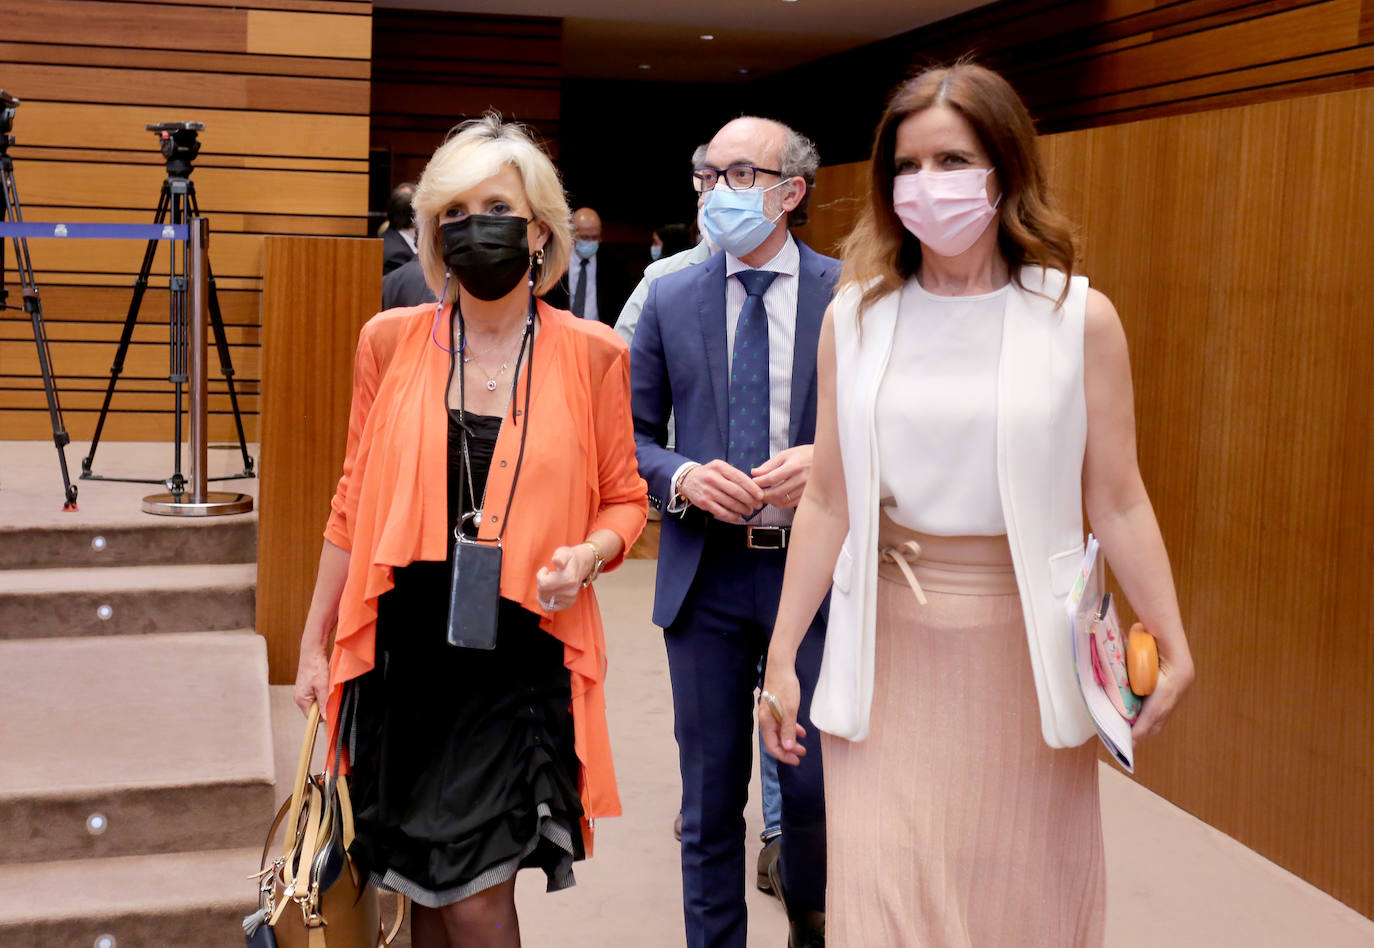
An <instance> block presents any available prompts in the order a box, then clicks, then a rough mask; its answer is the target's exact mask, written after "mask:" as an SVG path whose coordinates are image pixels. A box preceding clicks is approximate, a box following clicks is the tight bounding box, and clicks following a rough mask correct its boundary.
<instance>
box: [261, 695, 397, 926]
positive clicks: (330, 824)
mask: <svg viewBox="0 0 1374 948" xmlns="http://www.w3.org/2000/svg"><path fill="white" fill-rule="evenodd" d="M346 703H347V702H346ZM340 715H341V718H342V719H345V720H346V718H347V715H346V714H344V713H343V709H340ZM319 723H320V709H319V705H312V706H311V708H310V715H309V718H308V720H307V721H306V725H305V740H304V741H303V742H302V745H301V756H300V762H299V763H298V764H297V766H296V780H295V783H294V784H293V785H292V791H291V798H290V799H289V800H287V801H286V802H285V803H283V804H282V806H281V809H280V810H278V811H277V815H276V818H275V819H274V820H273V821H272V828H271V829H270V830H268V833H267V841H266V842H265V843H264V844H263V847H262V859H261V861H260V862H259V864H258V868H259V870H260V871H259V872H258V874H257V875H255V876H253V877H252V878H254V879H258V880H260V885H259V889H258V903H259V909H258V911H256V912H254V913H253V914H252V915H249V916H248V917H247V918H245V919H244V920H243V929H244V933H245V935H246V936H247V948H383V946H386V945H390V944H391V942H392V941H393V940H394V939H395V938H396V935H397V933H398V932H400V930H401V923H402V920H403V919H404V917H405V897H404V896H401V895H399V894H398V895H397V896H396V920H395V923H394V924H393V925H392V927H391V931H390V932H385V933H384V932H383V930H382V923H381V912H380V909H379V907H378V904H377V890H376V888H374V887H373V886H372V885H371V884H370V883H369V882H368V880H366V879H364V878H362V874H361V873H360V872H359V870H358V867H357V866H356V865H355V864H354V862H353V860H352V859H350V858H349V856H348V847H349V846H350V845H351V844H352V843H353V805H352V802H351V801H350V800H349V796H348V781H347V780H346V779H345V778H344V777H343V776H342V775H341V774H339V757H340V752H341V750H342V744H343V732H344V729H343V728H342V727H341V728H340V729H339V737H338V741H337V746H336V747H335V748H334V764H333V767H332V768H331V770H330V771H329V772H326V773H323V774H315V775H313V776H312V775H311V774H310V759H311V756H312V755H313V754H314V751H315V733H316V731H317V730H318V729H319ZM283 817H284V818H285V820H286V840H285V847H284V848H283V850H282V854H281V855H280V856H279V857H278V858H277V859H275V860H273V862H272V863H271V864H270V865H269V864H268V862H267V853H268V850H269V849H270V848H271V846H272V840H273V839H275V838H276V835H277V829H278V827H280V826H281V824H282V819H283Z"/></svg>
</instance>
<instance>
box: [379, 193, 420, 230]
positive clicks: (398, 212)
mask: <svg viewBox="0 0 1374 948" xmlns="http://www.w3.org/2000/svg"><path fill="white" fill-rule="evenodd" d="M414 197H415V184H414V182H412V181H405V182H402V183H401V184H398V185H396V187H394V188H392V189H391V197H390V198H389V199H388V200H387V202H386V222H387V225H388V226H389V227H390V228H391V229H392V230H405V229H407V228H409V227H412V226H414V224H415V217H414V215H413V214H412V212H411V210H410V201H411V199H412V198H414Z"/></svg>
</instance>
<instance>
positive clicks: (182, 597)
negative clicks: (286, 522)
mask: <svg viewBox="0 0 1374 948" xmlns="http://www.w3.org/2000/svg"><path fill="white" fill-rule="evenodd" d="M51 450H52V449H51V445H48V446H47V451H48V452H51ZM48 466H49V465H46V464H45V465H44V467H43V474H44V480H45V486H46V481H47V480H50V479H51V478H50V477H48V476H47V475H48V474H49V472H48V471H47V467H48ZM5 480H6V483H5V485H4V487H5V490H4V492H3V493H0V513H3V514H4V515H5V516H4V517H3V519H0V945H3V946H5V948H40V946H42V948H49V946H68V945H70V946H79V948H85V946H94V948H141V946H177V948H181V946H205V948H213V946H220V945H225V946H228V945H241V944H242V943H243V942H242V935H241V933H240V932H241V930H240V929H239V921H240V919H241V918H242V917H243V915H245V914H246V913H248V912H249V911H251V910H252V909H253V908H254V907H255V903H254V899H253V896H254V884H253V883H252V882H250V881H249V880H248V878H247V877H248V876H249V875H250V874H251V873H252V872H254V871H256V869H257V862H258V854H259V851H260V847H261V845H262V836H263V834H264V833H265V832H266V829H267V824H268V822H269V821H270V819H271V815H272V813H273V812H274V810H275V805H276V800H275V796H276V791H275V789H274V762H273V743H272V742H273V733H272V721H271V715H270V711H269V693H268V685H267V656H266V649H265V645H264V642H263V640H262V639H261V638H260V637H259V636H257V635H256V634H254V633H253V629H252V626H253V622H254V588H255V584H256V563H255V560H256V526H257V523H256V515H255V514H249V515H245V516H237V517H225V518H212V519H209V520H205V521H192V520H185V521H183V520H177V519H164V518H156V517H151V516H147V515H144V514H141V513H138V512H137V511H138V507H137V506H136V503H135V504H134V505H133V506H131V507H130V506H128V505H127V504H124V505H121V509H124V508H127V509H124V512H123V513H122V514H121V515H120V516H118V517H113V516H112V517H108V518H105V519H103V520H102V518H101V517H100V516H99V515H95V516H92V515H91V514H90V513H88V512H87V511H86V509H85V508H87V507H88V506H94V507H96V508H99V506H100V505H99V503H96V504H94V505H90V504H88V501H87V498H86V497H85V496H84V495H85V494H87V493H88V487H87V485H86V484H85V483H83V484H82V486H81V491H82V494H83V497H82V505H83V511H82V512H80V513H78V514H73V515H67V517H68V518H69V519H64V518H56V519H54V518H51V517H48V518H47V520H46V522H45V521H44V518H43V517H38V518H34V519H35V520H36V521H37V522H29V523H24V522H20V521H21V520H23V519H24V518H23V517H22V516H20V515H17V514H16V511H15V493H16V492H15V490H13V489H12V488H13V487H14V480H15V478H14V476H13V474H12V473H11V472H10V471H9V470H7V471H6V477H5ZM104 486H105V485H91V489H90V491H89V492H90V493H95V492H96V491H95V489H96V488H99V487H104ZM145 492H150V490H149V491H145ZM7 503H8V505H9V506H5V505H6V504H7ZM45 503H50V501H47V500H46V498H45ZM21 506H22V505H21ZM4 521H8V522H4ZM296 734H297V739H298V734H299V731H298V725H297V731H296Z"/></svg>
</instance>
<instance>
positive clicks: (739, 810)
mask: <svg viewBox="0 0 1374 948" xmlns="http://www.w3.org/2000/svg"><path fill="white" fill-rule="evenodd" d="M739 536H740V534H739V533H734V532H729V531H721V530H713V531H712V532H711V534H710V535H709V536H708V540H707V545H706V549H705V551H704V552H703V555H702V562H701V566H700V568H699V569H698V571H697V575H696V578H695V580H694V581H693V584H692V588H691V591H690V592H689V593H688V595H687V599H686V601H685V602H684V603H683V606H682V609H681V611H680V612H679V613H678V617H677V621H675V622H674V623H673V624H672V625H671V626H670V627H669V628H668V629H667V630H666V632H665V635H664V639H665V641H666V643H667V648H668V670H669V674H670V676H671V678H672V684H673V713H674V718H675V720H674V734H675V736H676V737H677V745H678V756H679V761H680V764H681V768H682V903H683V913H684V915H685V917H686V923H687V945H688V946H689V948H707V946H710V948H717V946H732V948H736V946H737V948H743V946H744V944H745V928H746V924H747V912H746V910H745V902H744V887H745V882H746V871H745V829H744V809H745V805H746V804H747V802H748V797H749V777H750V773H751V771H752V769H753V752H754V746H755V745H754V740H753V722H754V689H755V687H756V686H757V685H758V682H759V677H758V667H759V659H760V657H761V656H764V655H765V654H766V653H767V649H768V639H769V636H770V635H771V634H772V631H773V620H774V619H775V618H776V616H777V611H778V597H779V594H780V593H781V591H782V574H783V567H784V564H785V562H786V553H785V552H782V551H774V550H749V549H745V548H744V544H743V542H742V540H739V541H738V542H734V541H736V540H738V538H739ZM825 612H826V609H825V608H822V610H821V612H820V614H819V615H818V616H817V617H816V619H815V620H814V621H813V622H812V624H811V628H810V629H809V630H808V631H807V634H806V637H805V639H804V640H803V641H802V644H801V647H800V649H799V650H798V653H797V677H798V679H799V681H800V683H801V694H802V700H801V712H800V716H799V719H798V720H799V723H801V725H802V726H803V727H804V728H806V733H807V737H806V738H805V740H804V743H805V745H806V750H807V754H806V756H805V757H804V758H802V762H801V764H800V765H798V766H796V767H792V766H789V765H787V764H780V765H779V766H778V782H779V785H780V788H781V790H782V852H781V854H780V857H779V858H780V861H781V862H780V865H781V868H782V882H783V889H784V891H785V892H786V894H787V901H788V906H789V909H790V910H791V911H792V912H793V913H796V912H799V911H806V910H813V911H824V910H825V788H824V783H823V780H822V770H821V745H820V738H819V735H818V734H817V732H816V729H815V727H814V726H813V725H812V723H811V695H812V693H813V692H814V691H815V687H816V676H817V674H818V673H819V671H820V667H821V653H822V650H823V649H824V646H825V618H824V617H825Z"/></svg>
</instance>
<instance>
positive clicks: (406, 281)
mask: <svg viewBox="0 0 1374 948" xmlns="http://www.w3.org/2000/svg"><path fill="white" fill-rule="evenodd" d="M388 233H389V231H388ZM438 300H439V298H438V297H437V296H435V295H434V291H433V290H431V289H430V288H429V284H428V283H426V282H425V271H424V270H423V269H421V267H420V258H419V257H416V258H414V259H413V260H407V261H406V262H405V263H403V264H401V265H400V266H399V267H397V268H396V269H395V270H392V271H391V272H390V273H388V274H387V275H386V276H384V277H382V309H395V308H396V307H397V306H419V305H420V304H421V303H435V302H438Z"/></svg>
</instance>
